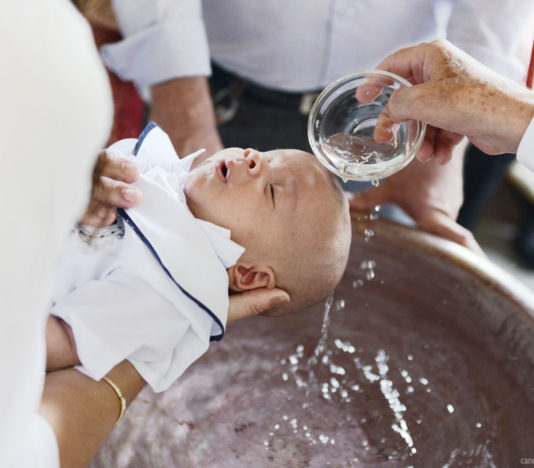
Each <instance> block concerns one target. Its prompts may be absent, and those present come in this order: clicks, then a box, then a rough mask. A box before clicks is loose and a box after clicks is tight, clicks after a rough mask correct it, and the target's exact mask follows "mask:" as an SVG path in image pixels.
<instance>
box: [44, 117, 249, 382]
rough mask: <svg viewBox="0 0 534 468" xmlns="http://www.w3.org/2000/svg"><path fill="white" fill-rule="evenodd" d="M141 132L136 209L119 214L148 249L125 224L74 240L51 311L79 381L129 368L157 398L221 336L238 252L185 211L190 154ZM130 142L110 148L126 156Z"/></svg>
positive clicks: (225, 233)
mask: <svg viewBox="0 0 534 468" xmlns="http://www.w3.org/2000/svg"><path fill="white" fill-rule="evenodd" d="M148 128H149V129H150V131H148V132H146V131H145V132H143V134H142V136H141V137H140V141H141V145H140V146H139V145H138V146H139V148H138V152H137V157H136V158H135V159H136V161H138V162H139V164H140V167H141V169H142V175H141V177H140V179H139V180H138V181H137V182H136V183H135V185H136V186H138V187H139V188H140V189H141V190H142V191H143V201H142V202H141V204H140V205H139V206H138V207H135V208H132V209H130V210H128V211H127V215H128V217H129V219H131V220H132V221H133V223H134V224H135V227H136V228H137V229H138V230H140V232H141V233H142V235H143V236H144V237H145V238H146V240H145V241H144V240H143V239H142V238H141V237H140V235H139V233H138V232H136V231H135V230H134V229H133V228H132V227H131V226H130V225H129V223H128V222H126V223H124V235H123V237H122V233H123V231H122V230H121V229H120V228H118V227H117V226H112V227H110V228H108V230H107V233H99V236H104V237H99V238H97V239H95V241H96V242H94V243H90V244H89V243H87V241H86V237H85V236H83V235H82V236H80V235H79V234H78V233H77V232H75V233H74V234H73V235H72V236H71V238H70V239H69V241H68V243H67V245H66V248H65V250H64V252H63V256H62V261H61V262H60V265H59V269H58V284H57V287H56V289H55V291H54V295H53V300H54V302H55V305H54V307H53V308H52V310H51V312H52V314H54V315H57V316H59V317H61V318H63V319H64V320H65V321H66V322H67V323H69V324H70V325H71V327H72V330H73V333H74V338H75V342H76V347H77V350H78V355H79V357H80V361H81V363H82V365H83V372H85V373H86V374H87V375H89V376H90V377H92V378H94V379H95V380H99V379H100V378H101V377H102V376H104V375H105V374H106V373H107V372H108V371H109V370H110V369H111V368H112V367H113V366H115V365H116V364H118V363H119V362H121V361H122V360H124V359H128V360H129V361H130V362H131V363H132V364H133V365H134V366H135V368H136V369H137V371H138V372H139V373H140V374H141V376H142V377H143V378H144V379H145V380H146V381H147V383H148V384H149V385H150V386H151V387H152V388H153V389H154V390H155V391H156V392H160V391H164V390H166V389H167V388H168V387H169V386H170V385H171V384H172V383H173V382H174V381H175V380H176V379H177V378H178V377H179V376H180V375H181V374H182V373H183V372H184V370H185V369H187V367H189V365H190V364H191V363H192V362H194V361H195V360H196V359H198V358H199V357H200V356H201V355H202V354H203V353H204V352H205V351H206V350H207V348H208V344H209V341H210V337H212V338H217V339H220V338H221V337H222V334H223V333H224V328H223V327H224V326H225V324H226V319H227V312H228V274H227V272H226V268H228V267H230V266H231V265H233V264H235V262H236V261H237V259H238V258H239V257H240V256H241V254H242V253H243V251H244V248H243V247H241V246H239V245H238V244H236V243H235V242H233V241H232V240H231V239H230V231H229V230H227V229H224V228H222V227H218V226H215V225H213V224H212V223H209V222H207V221H201V220H197V219H196V218H195V217H194V216H193V215H192V213H191V212H190V211H189V209H188V207H187V205H186V203H185V197H184V196H183V187H184V184H185V178H186V175H187V173H188V171H189V167H190V165H191V162H192V161H193V158H194V157H195V156H196V154H194V155H191V156H189V157H186V158H184V159H181V160H180V159H179V158H178V156H177V155H176V153H175V151H174V148H173V146H172V143H171V141H170V139H169V137H168V136H167V135H166V134H165V133H164V132H163V131H162V130H161V129H160V128H159V127H157V126H154V124H151V125H150V126H149V127H148ZM135 141H136V140H126V141H124V142H119V143H118V144H115V145H113V147H112V148H113V149H114V150H115V151H120V152H122V153H123V154H130V153H131V152H132V150H134V146H133V144H132V143H134V142H135ZM152 161H157V163H156V164H153V163H152ZM113 231H115V232H113ZM106 234H107V235H106ZM146 241H148V243H149V244H150V246H147V243H146ZM149 247H150V248H149ZM150 249H153V251H151V250H150ZM154 252H155V253H156V254H157V256H158V257H159V259H160V260H161V262H162V263H163V265H161V264H160V263H159V261H158V259H156V257H155V255H154ZM165 269H166V270H167V271H165ZM169 275H170V276H169ZM171 277H172V278H171ZM178 285H180V287H178ZM180 288H181V289H180ZM184 290H185V291H186V292H184ZM193 298H194V299H193ZM199 303H201V304H202V305H201V304H199ZM206 308H207V309H208V310H206ZM210 314H213V315H210Z"/></svg>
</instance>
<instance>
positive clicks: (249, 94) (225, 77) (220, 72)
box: [210, 63, 320, 124]
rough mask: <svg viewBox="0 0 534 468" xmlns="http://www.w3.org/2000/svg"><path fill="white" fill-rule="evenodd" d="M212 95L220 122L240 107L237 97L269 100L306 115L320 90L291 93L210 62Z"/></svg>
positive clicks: (265, 101)
mask: <svg viewBox="0 0 534 468" xmlns="http://www.w3.org/2000/svg"><path fill="white" fill-rule="evenodd" d="M210 84H211V90H212V99H213V104H214V107H215V113H216V115H217V120H218V123H219V124H223V123H226V122H229V121H230V120H232V118H233V117H234V116H235V114H236V113H237V110H238V108H239V101H240V100H241V99H242V97H246V98H248V99H251V100H253V101H257V102H258V103H262V104H269V105H273V106H276V107H282V108H284V109H288V110H294V111H295V112H298V113H299V114H302V115H308V114H309V112H310V110H311V107H312V106H313V103H314V102H315V99H316V98H317V96H318V95H319V93H320V91H315V90H314V91H310V92H305V93H290V92H285V91H278V90H274V89H269V88H265V87H263V86H259V85H257V84H255V83H252V82H251V81H248V80H246V79H245V78H242V77H240V76H238V75H235V74H234V73H232V72H230V71H228V70H224V69H222V68H221V67H219V66H218V65H216V64H214V63H212V76H211V79H210Z"/></svg>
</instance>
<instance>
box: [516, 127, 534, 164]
mask: <svg viewBox="0 0 534 468" xmlns="http://www.w3.org/2000/svg"><path fill="white" fill-rule="evenodd" d="M517 160H518V161H519V162H520V163H521V164H524V165H525V166H527V167H528V168H529V169H530V170H531V171H534V119H532V120H531V121H530V125H529V126H528V127H527V130H526V132H525V134H524V135H523V138H522V139H521V142H520V143H519V148H517Z"/></svg>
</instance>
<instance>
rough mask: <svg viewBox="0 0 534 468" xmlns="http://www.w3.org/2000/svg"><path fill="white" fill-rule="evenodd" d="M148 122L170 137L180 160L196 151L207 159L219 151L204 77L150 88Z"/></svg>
mask: <svg viewBox="0 0 534 468" xmlns="http://www.w3.org/2000/svg"><path fill="white" fill-rule="evenodd" d="M151 92H152V109H151V112H150V119H151V120H153V121H154V122H156V123H157V124H158V125H160V126H161V127H162V128H163V129H164V130H165V131H166V132H167V133H168V134H169V136H170V137H171V140H172V142H173V144H174V147H175V149H176V151H177V152H178V154H179V155H180V157H183V156H186V155H187V154H189V153H192V152H193V151H196V150H198V149H199V148H206V149H207V151H206V156H209V155H211V154H213V153H214V152H216V151H218V150H219V149H222V143H221V139H220V137H219V134H218V132H217V124H216V120H215V113H214V110H213V104H212V101H211V96H210V92H209V86H208V80H207V78H206V77H204V76H195V77H188V78H179V79H175V80H170V81H166V82H164V83H160V84H157V85H154V86H152V88H151Z"/></svg>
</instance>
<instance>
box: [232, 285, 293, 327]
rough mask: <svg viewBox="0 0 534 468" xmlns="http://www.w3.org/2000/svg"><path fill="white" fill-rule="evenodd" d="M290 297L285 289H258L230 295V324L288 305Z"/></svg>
mask: <svg viewBox="0 0 534 468" xmlns="http://www.w3.org/2000/svg"><path fill="white" fill-rule="evenodd" d="M289 302H290V297H289V294H288V293H287V292H285V291H284V290H283V289H278V288H273V289H267V288H258V289H252V290H250V291H245V292H242V293H239V294H232V295H230V306H229V308H228V323H231V322H233V321H235V320H239V319H242V318H245V317H252V316H253V315H259V314H261V313H263V312H265V311H267V310H269V309H271V308H273V307H275V306H277V305H281V304H288V303H289Z"/></svg>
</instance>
